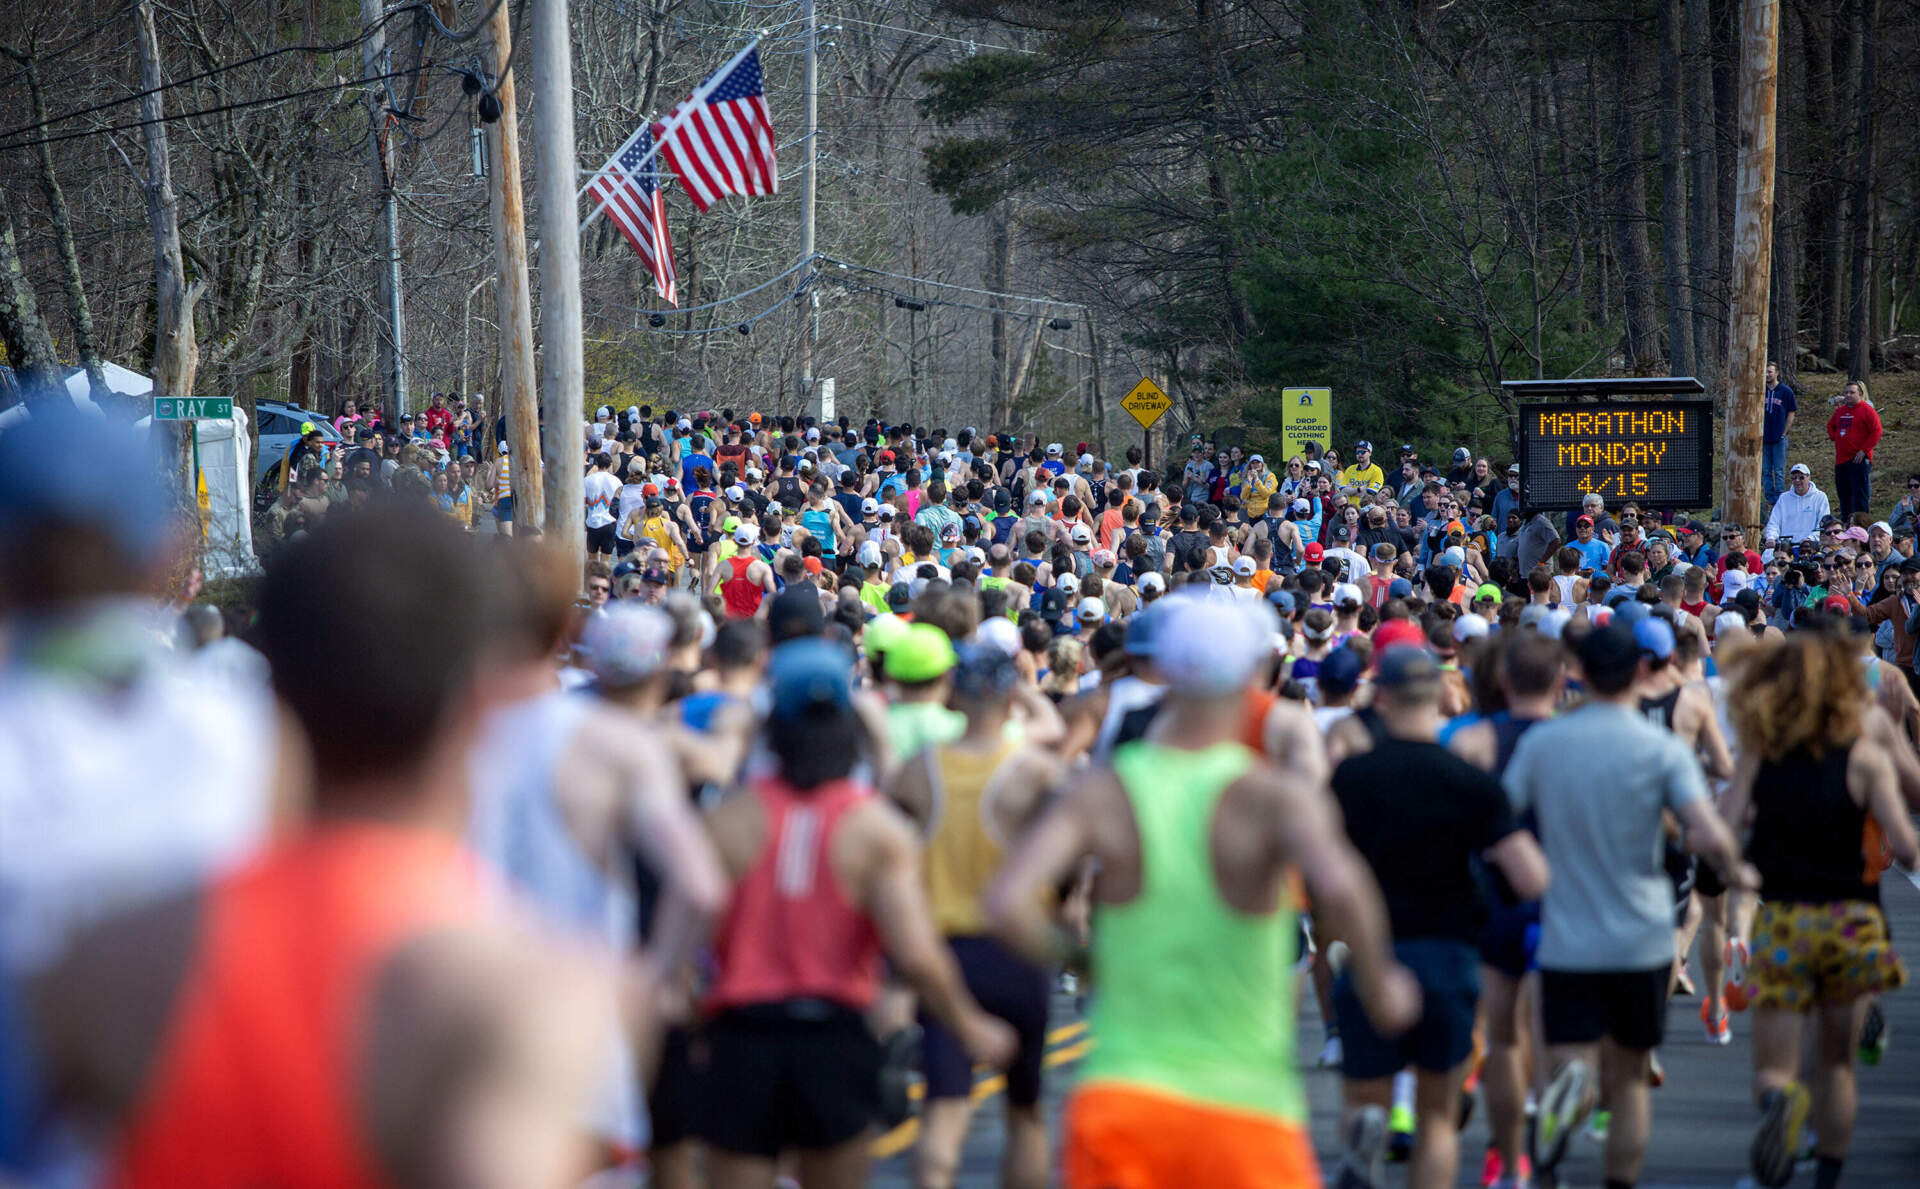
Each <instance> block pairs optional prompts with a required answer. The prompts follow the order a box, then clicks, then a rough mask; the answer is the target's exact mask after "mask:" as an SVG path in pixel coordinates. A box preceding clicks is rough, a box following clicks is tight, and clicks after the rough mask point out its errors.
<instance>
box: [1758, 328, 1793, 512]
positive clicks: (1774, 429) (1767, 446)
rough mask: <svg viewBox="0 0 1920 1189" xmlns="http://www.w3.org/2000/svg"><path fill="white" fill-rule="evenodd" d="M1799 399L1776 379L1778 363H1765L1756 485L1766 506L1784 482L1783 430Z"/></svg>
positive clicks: (1785, 459) (1778, 376)
mask: <svg viewBox="0 0 1920 1189" xmlns="http://www.w3.org/2000/svg"><path fill="white" fill-rule="evenodd" d="M1799 407H1800V402H1799V401H1798V400H1796V399H1795V398H1794V395H1793V389H1792V388H1790V387H1788V386H1787V385H1786V383H1785V382H1784V381H1782V380H1781V379H1780V365H1779V364H1777V363H1771V362H1770V363H1768V364H1767V396H1766V420H1765V424H1764V426H1763V427H1762V429H1761V434H1760V487H1761V491H1762V493H1763V494H1765V496H1766V497H1767V503H1768V505H1772V504H1773V502H1774V501H1775V500H1778V499H1779V498H1780V492H1781V491H1782V490H1784V489H1785V487H1786V485H1787V431H1788V430H1790V429H1792V428H1793V416H1794V412H1795V411H1796V410H1797V409H1799Z"/></svg>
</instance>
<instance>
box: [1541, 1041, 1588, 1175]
mask: <svg viewBox="0 0 1920 1189" xmlns="http://www.w3.org/2000/svg"><path fill="white" fill-rule="evenodd" d="M1592 1109H1593V1075H1592V1073H1591V1072H1590V1071H1589V1070H1588V1069H1587V1063H1586V1062H1585V1061H1569V1062H1567V1063H1566V1065H1565V1066H1563V1067H1562V1068H1561V1070H1560V1072H1558V1073H1556V1074H1554V1075H1553V1080H1552V1081H1551V1082H1548V1083H1547V1090H1546V1093H1545V1094H1543V1095H1542V1096H1541V1098H1540V1113H1539V1115H1538V1116H1537V1117H1536V1120H1535V1130H1534V1138H1533V1162H1534V1164H1535V1165H1537V1166H1538V1167H1540V1168H1541V1169H1542V1170H1546V1171H1551V1170H1552V1169H1553V1168H1554V1166H1555V1165H1557V1164H1559V1163H1560V1158H1561V1157H1563V1156H1565V1155H1566V1154H1567V1138H1568V1137H1569V1136H1571V1135H1572V1134H1573V1131H1574V1129H1575V1128H1576V1127H1578V1126H1580V1123H1581V1121H1582V1120H1584V1119H1585V1118H1586V1117H1587V1112H1588V1111H1590V1110H1592Z"/></svg>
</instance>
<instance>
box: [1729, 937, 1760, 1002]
mask: <svg viewBox="0 0 1920 1189" xmlns="http://www.w3.org/2000/svg"><path fill="white" fill-rule="evenodd" d="M1752 960H1753V957H1752V955H1751V954H1750V953H1748V951H1747V943H1746V942H1745V941H1743V940H1742V939H1740V938H1738V937H1729V938H1727V983H1726V987H1725V989H1724V990H1722V991H1721V994H1722V995H1724V996H1725V997H1726V1000H1727V1008H1728V1009H1729V1010H1731V1011H1745V1010H1747V1004H1748V1003H1749V1002H1751V1001H1752V999H1753V992H1752V988H1750V987H1748V986H1747V966H1748V964H1749V963H1751V962H1752Z"/></svg>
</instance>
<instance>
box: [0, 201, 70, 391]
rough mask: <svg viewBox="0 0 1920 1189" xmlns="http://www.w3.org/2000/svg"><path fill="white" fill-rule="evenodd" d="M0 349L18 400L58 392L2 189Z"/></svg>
mask: <svg viewBox="0 0 1920 1189" xmlns="http://www.w3.org/2000/svg"><path fill="white" fill-rule="evenodd" d="M0 345H4V346H5V347H6V348H7V363H8V364H9V365H10V366H11V367H12V368H13V374H14V379H15V382H16V383H17V384H18V385H19V388H20V395H21V396H22V398H24V399H25V400H27V401H28V402H32V401H37V400H44V399H46V398H48V397H51V396H54V395H56V394H58V393H59V392H60V381H61V374H60V372H61V369H60V358H59V356H58V355H56V354H55V353H54V350H53V336H52V335H50V334H48V333H47V324H46V322H45V321H44V320H43V319H42V318H41V317H40V303H39V302H38V301H36V300H35V299H34V296H33V283H32V282H31V281H29V280H28V279H27V273H26V270H25V269H24V268H22V267H21V265H20V253H19V251H18V250H17V249H16V248H15V247H14V241H13V215H12V213H11V211H10V210H9V209H8V204H7V192H6V191H5V190H3V189H0Z"/></svg>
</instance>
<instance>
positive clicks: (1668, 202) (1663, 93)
mask: <svg viewBox="0 0 1920 1189" xmlns="http://www.w3.org/2000/svg"><path fill="white" fill-rule="evenodd" d="M1682 2H1683V0H1659V3H1660V254H1661V256H1662V257H1663V259H1662V261H1661V263H1662V264H1663V265H1664V266H1665V267H1664V269H1663V271H1664V272H1665V274H1666V288H1667V368H1668V374H1669V375H1675V376H1691V375H1693V374H1694V358H1693V301H1692V285H1693V275H1692V272H1691V270H1689V269H1688V267H1687V163H1686V153H1687V145H1686V139H1687V132H1686V110H1685V108H1686V88H1685V87H1684V86H1683V85H1682V84H1681V81H1680V80H1681V64H1680V54H1681V46H1680V33H1681V30H1682V29H1683V28H1684V27H1685V24H1686V19H1685V14H1683V13H1682V11H1681V4H1682ZM1695 89H1698V88H1695Z"/></svg>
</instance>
